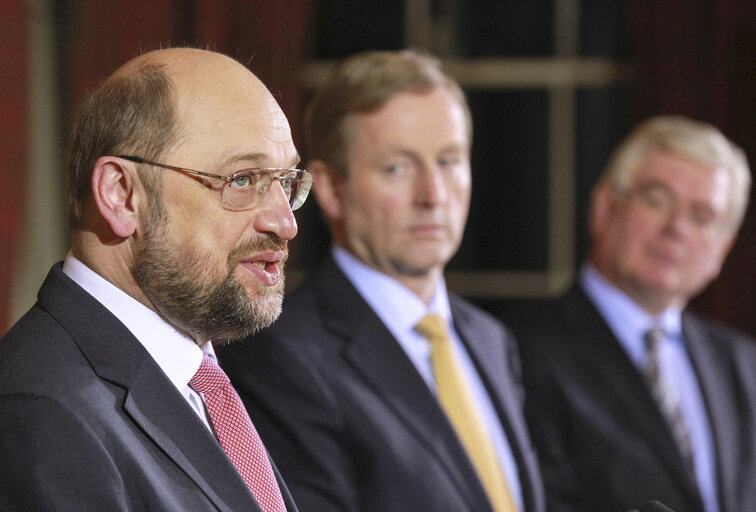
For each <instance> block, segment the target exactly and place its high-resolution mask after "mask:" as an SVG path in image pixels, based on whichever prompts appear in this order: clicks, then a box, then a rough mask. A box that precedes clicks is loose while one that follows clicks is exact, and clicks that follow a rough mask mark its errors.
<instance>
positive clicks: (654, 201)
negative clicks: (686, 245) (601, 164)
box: [620, 183, 726, 233]
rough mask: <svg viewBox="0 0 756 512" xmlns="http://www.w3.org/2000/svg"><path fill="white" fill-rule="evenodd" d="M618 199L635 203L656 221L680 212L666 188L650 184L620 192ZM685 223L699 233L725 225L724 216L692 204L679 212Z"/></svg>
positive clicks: (704, 206) (703, 206) (675, 201)
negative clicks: (621, 198)
mask: <svg viewBox="0 0 756 512" xmlns="http://www.w3.org/2000/svg"><path fill="white" fill-rule="evenodd" d="M620 197H623V198H625V199H628V200H633V201H635V202H636V203H637V204H638V205H639V206H641V207H642V208H643V209H644V210H645V211H646V212H647V213H648V214H650V215H652V216H653V217H654V218H657V219H669V218H670V217H671V216H672V215H677V213H678V212H680V208H681V207H680V205H679V200H678V198H677V197H675V195H674V194H673V193H672V191H670V190H669V189H668V188H667V187H665V186H663V185H661V184H658V183H651V184H646V185H640V186H637V187H634V188H630V189H626V190H624V191H622V190H621V191H620ZM680 213H681V214H682V215H683V218H684V219H685V220H686V221H687V223H688V224H689V225H690V226H691V227H692V228H693V229H694V230H696V231H698V232H699V233H709V232H713V231H716V230H717V229H720V228H723V227H724V226H725V225H726V221H725V219H724V216H723V215H722V214H720V213H717V211H715V210H714V208H712V207H711V206H709V205H706V204H692V205H690V206H689V207H688V208H687V209H686V210H684V211H681V212H680Z"/></svg>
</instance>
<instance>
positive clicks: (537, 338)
mask: <svg viewBox="0 0 756 512" xmlns="http://www.w3.org/2000/svg"><path fill="white" fill-rule="evenodd" d="M750 182H751V176H750V171H749V168H748V163H747V161H746V158H745V155H744V154H743V152H742V151H741V150H740V149H739V148H738V147H737V146H735V145H734V144H733V143H732V142H731V141H729V140H728V139H727V138H726V137H725V136H724V135H723V134H722V133H721V132H720V131H719V130H717V129H716V128H715V127H714V126H711V125H709V124H706V123H702V122H698V121H694V120H691V119H687V118H682V117H669V116H662V117H657V118H652V119H650V120H647V121H645V122H644V123H642V124H641V125H639V126H638V127H637V128H636V129H635V130H634V131H633V132H632V133H631V134H630V135H629V136H628V137H627V138H626V139H625V141H623V142H622V143H621V144H620V146H619V147H618V148H617V150H615V153H614V155H613V156H612V157H611V158H610V160H609V163H608V164H607V166H606V169H605V172H604V174H603V176H602V177H601V178H600V180H599V182H598V184H597V185H596V186H595V188H594V191H593V196H592V203H591V211H590V226H589V227H590V234H591V236H592V238H593V245H592V248H591V250H590V255H589V260H588V261H587V262H586V263H585V264H584V265H583V267H582V269H581V270H580V274H579V278H578V282H577V283H576V284H575V285H574V286H573V287H572V289H571V290H570V291H568V292H567V294H566V295H565V296H564V297H562V298H560V299H558V300H555V301H551V302H547V303H545V304H539V305H530V306H527V307H523V308H519V309H516V310H514V311H511V312H510V313H509V314H507V315H506V317H505V318H506V320H507V321H508V323H509V325H511V326H512V328H513V330H514V332H515V335H516V336H517V340H518V342H519V343H520V351H521V354H522V362H523V375H524V380H525V384H526V396H527V400H526V412H527V417H528V422H529V426H530V428H531V434H532V436H533V441H534V443H535V444H536V446H537V448H538V453H539V457H540V460H541V467H542V470H543V475H544V482H545V486H546V491H547V497H548V502H549V510H550V511H554V512H568V511H584V512H603V511H607V510H618V511H626V510H629V509H632V508H635V507H638V506H640V504H642V503H646V502H649V501H652V500H658V501H660V502H662V503H664V504H665V505H667V506H669V507H670V508H671V509H673V510H677V511H686V512H728V511H741V510H756V485H754V484H755V483H756V428H754V420H756V342H754V340H752V339H749V338H748V337H746V336H743V335H741V334H738V333H735V332H733V331H731V330H728V329H725V328H723V327H721V326H719V325H716V324H714V323H712V322H711V321H708V320H704V319H703V318H701V317H699V316H697V315H695V314H693V313H691V312H689V311H687V309H686V306H687V304H688V301H689V300H690V299H691V298H692V297H693V296H695V295H696V294H697V293H699V292H700V291H701V290H702V289H703V288H704V287H705V286H706V285H708V284H709V283H710V282H711V281H712V280H713V279H714V278H715V277H716V276H717V275H718V274H719V269H720V268H721V266H722V262H723V261H724V259H725V257H726V255H727V253H728V252H729V250H730V247H731V246H732V244H733V242H734V240H735V236H736V234H737V231H738V228H739V227H740V224H741V222H742V220H743V216H744V213H745V211H746V206H747V202H748V197H749V190H750ZM725 300H732V301H737V297H729V298H725Z"/></svg>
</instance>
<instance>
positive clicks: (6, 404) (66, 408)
mask: <svg viewBox="0 0 756 512" xmlns="http://www.w3.org/2000/svg"><path fill="white" fill-rule="evenodd" d="M279 484H280V485H281V487H282V491H283V494H284V500H285V501H286V502H287V507H288V508H289V510H295V507H294V505H293V503H292V500H291V496H290V495H289V494H288V491H287V490H286V488H285V486H284V484H283V482H282V481H281V480H280V477H279ZM0 510H3V511H12V510H18V511H23V512H29V511H43V510H44V511H49V510H56V511H64V510H65V511H69V510H70V511H76V512H82V511H98V512H101V511H105V510H107V511H109V512H110V511H125V510H134V511H136V510H145V511H146V510H149V511H151V512H153V511H171V512H175V511H179V510H181V511H190V510H191V511H210V510H212V511H220V510H222V511H228V512H230V511H242V510H243V511H250V510H251V511H255V510H257V511H259V510H260V508H259V506H258V505H257V503H256V502H255V500H254V498H253V497H252V494H251V493H250V492H249V490H248V489H247V487H246V485H245V484H244V481H243V480H242V479H241V477H240V476H239V474H238V473H237V472H236V470H235V469H234V466H233V465H232V464H231V462H230V461H229V460H228V458H227V457H226V455H225V453H224V452H223V450H222V448H221V447H220V445H219V444H218V442H217V441H216V439H215V437H214V436H213V435H212V433H211V432H210V431H209V430H208V429H207V427H205V425H204V424H203V423H202V422H201V420H200V419H199V418H198V417H197V415H196V414H195V413H194V411H192V409H191V407H190V406H189V404H187V403H186V400H185V399H184V398H183V397H182V396H181V394H180V393H179V392H178V390H176V388H175V387H174V386H173V384H172V383H171V382H170V381H169V380H168V378H167V377H166V376H165V374H164V373H163V372H162V370H161V369H160V368H159V367H158V365H157V363H155V361H154V360H153V359H152V358H151V357H150V355H149V354H148V353H147V351H146V350H145V349H144V348H143V347H142V345H141V344H140V343H139V342H138V341H137V340H136V339H135V338H134V337H133V336H132V335H131V333H130V332H129V331H128V330H127V329H126V328H125V327H124V325H123V324H122V323H120V322H119V321H118V320H117V319H116V318H115V317H114V316H113V315H112V314H111V313H110V312H109V311H107V310H106V309H105V308H104V307H103V306H102V305H101V304H100V303H99V302H97V301H96V300H95V299H94V298H93V297H92V296H90V295H89V294H87V293H86V292H85V291H84V290H82V289H81V288H80V287H79V286H78V285H76V284H75V283H74V282H73V281H71V280H70V279H69V278H68V277H67V276H66V275H65V274H63V272H62V271H61V269H60V265H59V264H58V265H56V266H55V267H53V269H52V270H51V271H50V274H49V275H48V277H47V279H46V281H45V282H44V284H43V285H42V288H41V289H40V292H39V300H38V302H37V304H36V305H35V306H34V307H33V308H32V309H31V310H30V311H29V312H28V313H27V314H26V316H24V317H23V318H22V319H21V320H20V321H19V322H18V323H17V324H16V325H15V326H14V327H13V328H12V329H11V330H10V331H9V332H8V334H7V335H6V336H4V337H3V338H2V339H1V340H0Z"/></svg>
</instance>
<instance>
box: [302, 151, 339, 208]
mask: <svg viewBox="0 0 756 512" xmlns="http://www.w3.org/2000/svg"><path fill="white" fill-rule="evenodd" d="M307 170H308V171H310V172H311V173H312V180H313V187H312V188H313V192H314V193H315V199H316V200H317V202H318V205H319V206H320V209H321V210H323V213H325V214H326V216H327V217H328V218H329V219H330V220H334V219H339V218H341V215H342V206H341V190H340V186H341V183H342V182H343V181H344V179H343V178H342V177H341V176H340V175H338V174H336V173H335V172H334V171H333V169H332V168H331V166H330V165H328V164H327V163H325V162H324V161H323V160H311V161H310V162H308V163H307Z"/></svg>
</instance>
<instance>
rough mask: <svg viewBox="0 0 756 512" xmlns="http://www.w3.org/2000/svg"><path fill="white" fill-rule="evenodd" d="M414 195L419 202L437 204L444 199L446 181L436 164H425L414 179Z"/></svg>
mask: <svg viewBox="0 0 756 512" xmlns="http://www.w3.org/2000/svg"><path fill="white" fill-rule="evenodd" d="M415 191H416V192H415V197H416V199H417V201H418V202H419V203H422V204H425V205H437V204H441V203H443V202H444V201H446V195H447V190H446V182H445V181H444V177H443V176H442V175H441V170H440V169H438V168H437V166H433V165H426V166H423V168H422V169H421V170H420V172H419V173H418V175H417V178H416V180H415Z"/></svg>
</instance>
